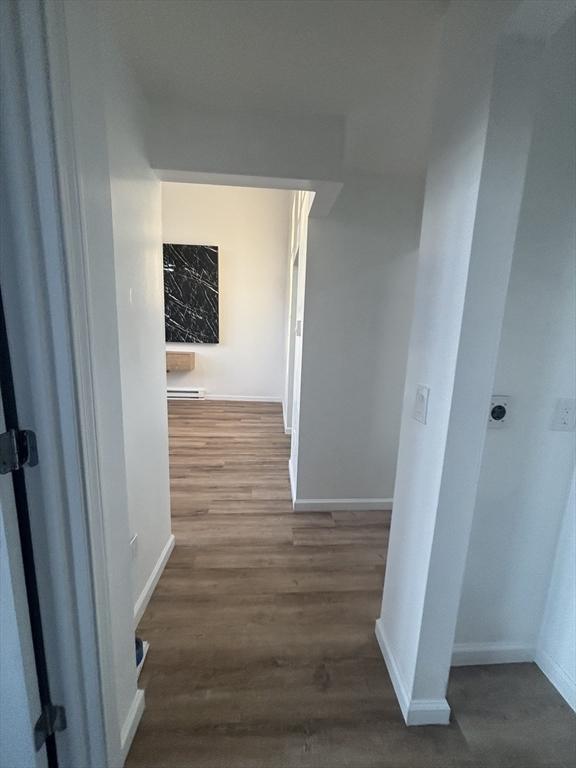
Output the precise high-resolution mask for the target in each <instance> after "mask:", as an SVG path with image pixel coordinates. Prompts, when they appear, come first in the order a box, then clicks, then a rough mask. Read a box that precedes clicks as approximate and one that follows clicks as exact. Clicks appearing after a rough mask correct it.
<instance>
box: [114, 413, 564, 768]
mask: <svg viewBox="0 0 576 768" xmlns="http://www.w3.org/2000/svg"><path fill="white" fill-rule="evenodd" d="M169 422H170V471H171V487H172V515H173V531H174V534H175V536H176V547H175V549H174V552H173V554H172V556H171V558H170V561H169V563H168V565H167V567H166V570H165V571H164V574H163V576H162V578H161V579H160V582H159V584H158V587H157V589H156V591H155V593H154V596H153V598H152V600H151V602H150V605H149V606H148V609H147V610H146V613H145V614H144V617H143V619H142V622H141V624H140V627H139V634H140V635H141V636H142V637H144V638H145V639H147V640H149V641H150V644H151V645H150V652H149V655H148V659H147V661H146V664H145V667H144V671H143V672H142V676H141V680H140V684H141V686H142V687H144V688H145V689H146V710H145V713H144V716H143V719H142V722H141V724H140V727H139V729H138V732H137V734H136V737H135V740H134V743H133V746H132V749H131V751H130V755H129V757H128V761H127V766H128V768H163V767H164V766H166V767H170V768H568V766H569V765H570V766H572V765H573V758H574V749H575V737H574V723H575V719H574V716H573V715H572V713H571V711H570V710H569V708H568V706H567V705H566V704H565V703H564V702H563V700H562V699H561V697H560V696H559V695H558V694H557V693H556V691H555V690H554V689H553V688H552V687H551V686H550V684H549V683H548V682H547V680H546V679H545V678H544V676H543V675H542V674H541V673H540V672H539V670H538V669H537V668H536V667H535V666H534V665H531V664H522V665H503V666H498V667H469V668H460V669H457V670H453V673H452V676H451V682H450V689H449V695H448V698H449V701H450V703H451V705H452V708H453V713H454V715H455V718H454V722H453V723H452V724H451V725H450V726H447V727H432V728H410V729H408V728H406V727H405V726H404V723H403V720H402V717H401V715H400V711H399V709H398V705H397V703H396V698H395V696H394V692H393V690H392V686H391V683H390V680H389V678H388V675H387V672H386V668H385V666H384V663H383V661H382V657H381V655H380V652H379V649H378V646H377V644H376V640H375V638H374V620H375V618H376V617H377V615H378V613H379V607H380V600H381V595H382V583H383V578H384V562H385V553H386V547H387V541H388V530H389V514H388V513H384V512H332V513H330V512H325V513H313V514H294V513H293V512H292V511H291V505H290V489H289V480H288V470H287V461H288V455H289V438H287V437H286V436H285V435H284V433H283V428H282V416H281V410H280V406H278V405H275V404H263V403H254V404H252V403H222V402H214V401H204V402H193V401H192V402H174V403H171V404H170V408H169Z"/></svg>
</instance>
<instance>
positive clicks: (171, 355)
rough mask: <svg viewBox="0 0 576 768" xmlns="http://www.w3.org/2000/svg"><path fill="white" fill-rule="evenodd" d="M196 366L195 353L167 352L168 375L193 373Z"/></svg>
mask: <svg viewBox="0 0 576 768" xmlns="http://www.w3.org/2000/svg"><path fill="white" fill-rule="evenodd" d="M195 364H196V355H195V353H194V352H166V373H175V372H181V371H193V370H194V366H195Z"/></svg>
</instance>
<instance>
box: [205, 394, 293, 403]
mask: <svg viewBox="0 0 576 768" xmlns="http://www.w3.org/2000/svg"><path fill="white" fill-rule="evenodd" d="M205 399H206V400H233V401H237V402H247V403H281V402H282V398H281V397H275V396H274V395H206V398H205Z"/></svg>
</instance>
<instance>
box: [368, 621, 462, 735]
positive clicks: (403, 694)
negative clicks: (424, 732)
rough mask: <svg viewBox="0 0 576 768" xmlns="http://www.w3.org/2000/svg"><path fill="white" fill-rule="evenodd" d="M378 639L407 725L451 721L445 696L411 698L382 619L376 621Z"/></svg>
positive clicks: (436, 723)
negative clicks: (437, 697)
mask: <svg viewBox="0 0 576 768" xmlns="http://www.w3.org/2000/svg"><path fill="white" fill-rule="evenodd" d="M376 639H377V641H378V645H379V646H380V650H381V651H382V656H383V657H384V662H385V663H386V668H387V669H388V674H389V675H390V680H391V681H392V685H393V687H394V692H395V693H396V698H397V699H398V704H399V705H400V710H401V711H402V715H403V717H404V720H405V722H406V725H448V723H449V722H450V705H449V704H448V702H447V701H446V699H445V698H440V699H411V698H410V696H409V694H408V691H407V689H406V685H405V683H404V681H403V679H402V675H401V673H400V670H399V668H398V664H397V663H396V659H395V658H394V655H393V653H392V651H391V650H390V646H389V644H388V641H387V639H386V631H385V629H384V625H383V623H382V619H378V620H377V622H376Z"/></svg>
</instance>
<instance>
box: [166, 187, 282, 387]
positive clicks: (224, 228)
mask: <svg viewBox="0 0 576 768" xmlns="http://www.w3.org/2000/svg"><path fill="white" fill-rule="evenodd" d="M291 204H292V193H291V192H289V191H286V190H279V189H258V188H246V187H224V186H212V185H204V184H180V183H172V182H164V183H162V235H163V240H164V242H165V243H188V244H194V245H216V246H218V249H219V252H218V259H219V308H220V343H219V344H181V343H168V344H167V345H166V349H168V350H174V351H185V350H189V351H193V352H194V353H195V358H196V361H195V368H194V370H192V371H187V372H185V373H172V374H169V375H168V385H169V386H175V387H203V388H205V390H206V395H207V397H214V398H219V399H248V400H250V399H254V400H270V401H277V402H281V400H282V397H283V394H284V392H283V389H284V371H285V366H286V338H285V337H286V316H287V306H286V302H287V299H286V297H287V291H286V285H287V280H288V267H289V250H290V239H289V226H290V208H291Z"/></svg>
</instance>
